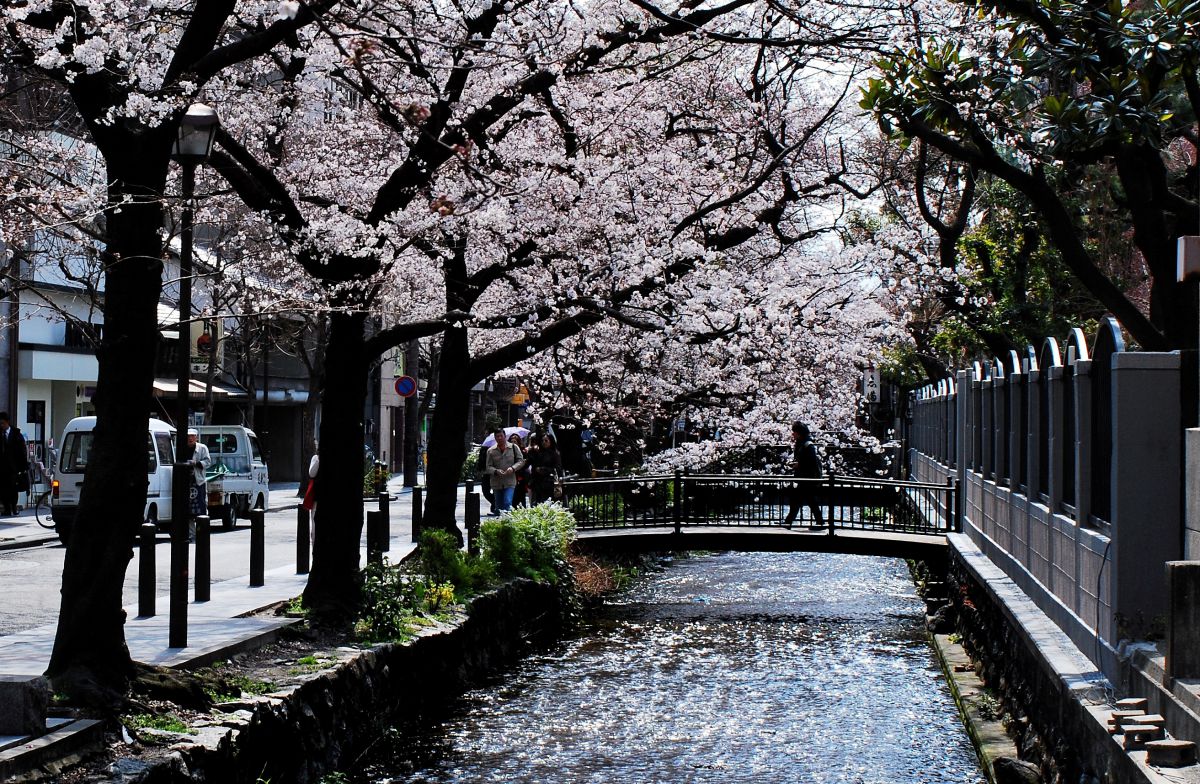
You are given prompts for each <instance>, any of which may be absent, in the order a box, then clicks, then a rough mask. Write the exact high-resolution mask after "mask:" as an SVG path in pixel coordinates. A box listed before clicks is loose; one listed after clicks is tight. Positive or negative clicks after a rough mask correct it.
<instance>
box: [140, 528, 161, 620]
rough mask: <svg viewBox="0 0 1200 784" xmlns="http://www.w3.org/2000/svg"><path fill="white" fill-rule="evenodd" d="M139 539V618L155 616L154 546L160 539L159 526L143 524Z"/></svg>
mask: <svg viewBox="0 0 1200 784" xmlns="http://www.w3.org/2000/svg"><path fill="white" fill-rule="evenodd" d="M138 535H139V539H138V617H139V618H150V617H152V616H153V615H154V597H155V594H156V593H157V592H156V590H155V587H156V586H155V585H154V581H155V574H154V544H155V539H156V538H157V537H158V526H156V525H155V524H154V523H142V527H141V529H140V530H139V534H138Z"/></svg>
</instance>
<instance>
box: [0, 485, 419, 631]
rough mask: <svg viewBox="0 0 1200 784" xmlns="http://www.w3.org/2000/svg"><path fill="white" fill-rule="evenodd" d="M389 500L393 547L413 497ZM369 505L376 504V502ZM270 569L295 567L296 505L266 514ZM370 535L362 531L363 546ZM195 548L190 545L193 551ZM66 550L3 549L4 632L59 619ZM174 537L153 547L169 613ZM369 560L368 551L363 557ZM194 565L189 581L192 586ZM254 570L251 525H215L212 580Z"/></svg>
mask: <svg viewBox="0 0 1200 784" xmlns="http://www.w3.org/2000/svg"><path fill="white" fill-rule="evenodd" d="M391 489H392V492H393V501H392V504H391V522H392V526H391V530H392V542H393V547H394V546H395V545H396V544H397V543H400V542H408V541H410V540H411V536H412V533H411V532H412V523H411V520H412V508H411V507H412V496H411V494H408V493H404V494H399V493H398V492H397V491H398V490H399V487H398V486H393V487H392V488H391ZM294 502H295V501H294V499H292V498H289V497H287V496H285V495H283V494H280V495H279V496H278V500H277V501H276V505H278V506H284V505H285V504H288V503H294ZM367 508H368V509H374V508H377V507H376V504H375V503H374V502H372V503H370V504H368V505H367ZM265 541H266V559H265V560H266V570H267V571H268V572H269V571H270V570H271V569H273V568H279V567H284V566H288V565H294V564H295V562H296V509H295V507H294V506H293V507H290V508H283V509H279V510H278V511H268V512H267V514H266V540H265ZM365 543H366V534H365V530H364V534H363V545H364V547H365ZM194 549H195V548H194V546H193V547H192V548H190V550H191V551H192V553H193V555H194ZM65 556H66V548H65V547H63V546H62V545H61V544H58V543H57V542H55V543H54V544H45V545H41V546H38V547H29V548H24V549H17V550H6V551H0V596H3V597H4V602H3V603H2V604H0V635H7V634H13V633H15V632H19V631H22V630H25V629H30V628H33V627H36V626H43V625H46V624H52V623H55V622H56V621H57V619H58V609H59V588H60V586H61V581H62V570H63V559H64V557H65ZM170 557H171V548H170V540H169V538H168V537H167V535H166V534H165V533H160V534H159V536H158V544H157V546H156V547H155V567H156V568H155V577H156V580H155V582H156V585H157V589H158V590H157V593H158V602H157V611H158V613H159V614H165V613H166V612H167V594H168V593H169V591H170ZM363 562H364V563H365V555H364V561H363ZM191 566H192V564H191V563H190V562H189V570H188V573H189V582H188V587H189V590H190V589H191V579H192V578H191V575H192V571H191ZM249 573H250V523H249V521H247V520H239V521H238V526H237V528H235V529H234V530H231V531H225V530H222V529H221V527H220V525H217V526H216V527H214V528H213V535H212V581H213V582H214V583H215V582H220V581H222V580H231V579H234V578H244V577H246V576H247V575H248V574H249ZM137 589H138V555H137V551H136V549H135V551H134V556H133V559H132V560H131V561H130V564H129V568H128V570H127V571H126V574H125V591H124V599H123V602H122V603H123V604H124V605H125V606H126V607H128V606H129V605H132V604H136V603H137V600H138V596H137Z"/></svg>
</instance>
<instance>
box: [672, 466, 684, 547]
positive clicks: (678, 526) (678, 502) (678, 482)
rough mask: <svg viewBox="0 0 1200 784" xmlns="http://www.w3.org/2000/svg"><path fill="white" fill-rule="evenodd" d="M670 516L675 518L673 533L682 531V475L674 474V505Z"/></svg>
mask: <svg viewBox="0 0 1200 784" xmlns="http://www.w3.org/2000/svg"><path fill="white" fill-rule="evenodd" d="M672 514H673V515H674V517H675V533H681V532H682V529H683V473H682V472H681V471H676V472H675V504H674V509H673V510H672Z"/></svg>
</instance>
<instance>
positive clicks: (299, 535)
mask: <svg viewBox="0 0 1200 784" xmlns="http://www.w3.org/2000/svg"><path fill="white" fill-rule="evenodd" d="M308 520H309V511H308V510H307V509H305V508H304V507H303V506H301V507H299V508H297V509H296V574H308V563H309V561H308V558H309V551H310V550H311V549H312V544H311V543H310V542H309V541H308Z"/></svg>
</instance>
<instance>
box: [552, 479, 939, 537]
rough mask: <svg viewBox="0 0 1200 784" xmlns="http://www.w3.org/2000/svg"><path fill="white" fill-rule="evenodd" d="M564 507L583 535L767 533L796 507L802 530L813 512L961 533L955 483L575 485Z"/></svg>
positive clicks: (835, 520)
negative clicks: (711, 530)
mask: <svg viewBox="0 0 1200 784" xmlns="http://www.w3.org/2000/svg"><path fill="white" fill-rule="evenodd" d="M564 490H565V503H566V505H567V507H568V508H569V509H570V511H571V512H572V513H573V514H574V516H575V520H576V523H577V525H578V527H579V528H580V529H581V530H593V529H603V528H650V527H655V528H658V527H662V526H674V527H675V528H676V529H677V530H678V529H681V528H683V527H695V526H723V527H731V526H732V527H769V526H778V525H782V524H783V523H784V522H785V520H786V518H787V516H788V512H789V510H790V509H791V507H792V505H793V504H794V503H796V504H800V505H801V508H800V510H799V511H800V516H799V518H798V519H797V521H796V522H797V524H812V523H813V519H812V513H811V511H810V508H809V507H810V505H811V504H815V505H817V506H818V508H819V509H820V510H821V512H822V523H823V524H824V525H825V526H827V527H828V528H829V529H830V530H831V531H832V530H836V529H849V530H874V531H891V532H906V533H922V534H939V533H946V532H949V531H954V530H958V529H957V525H958V516H957V513H956V512H957V510H956V508H955V488H954V486H953V484H948V485H938V484H929V483H923V482H910V481H899V480H890V479H864V478H858V477H845V476H829V477H827V478H824V479H798V478H796V477H792V476H764V475H752V474H687V473H676V474H655V475H645V476H623V477H608V478H603V479H578V480H570V481H568V482H566V483H565V485H564Z"/></svg>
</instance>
